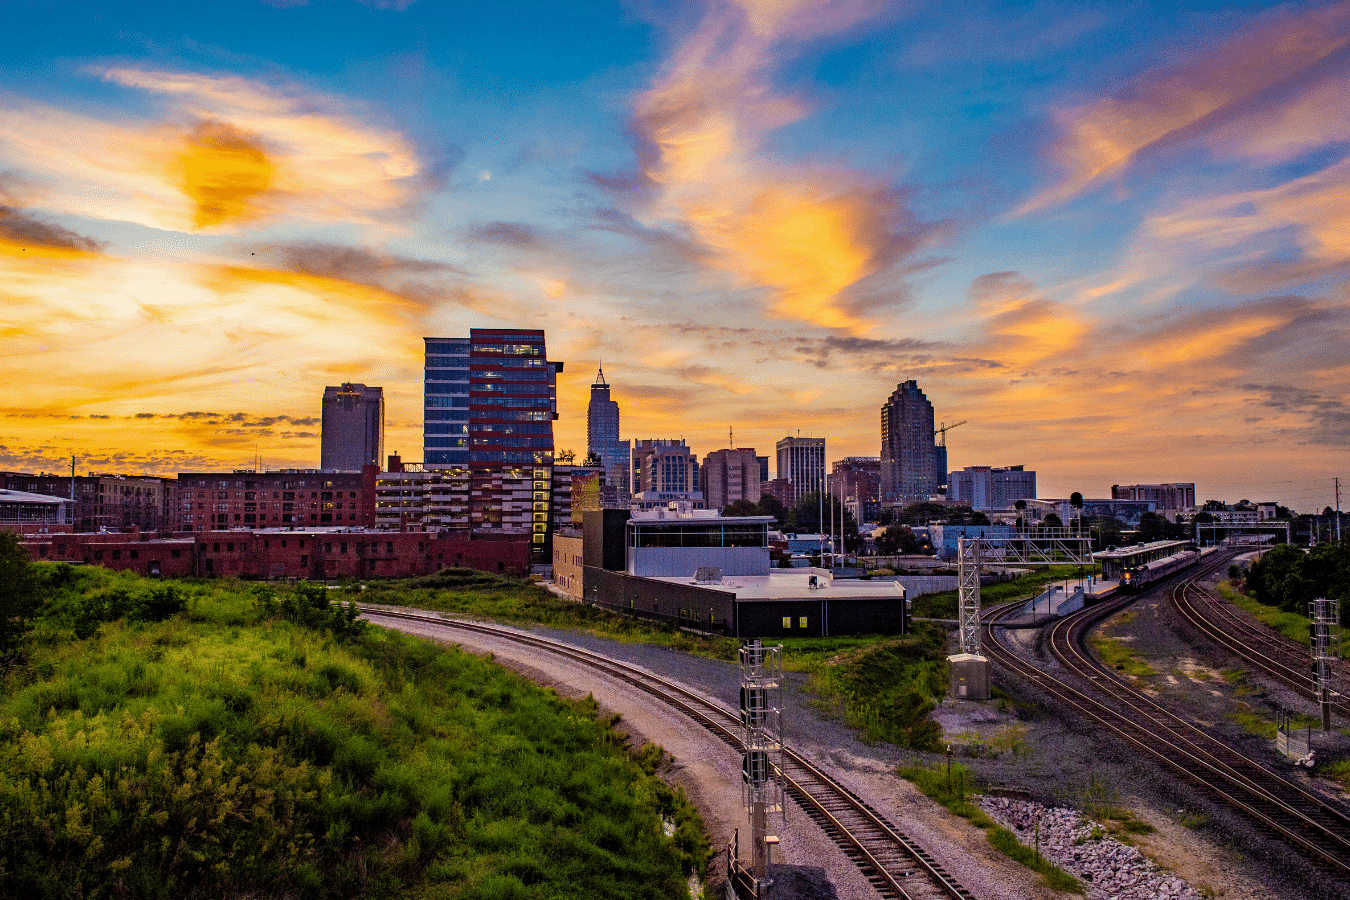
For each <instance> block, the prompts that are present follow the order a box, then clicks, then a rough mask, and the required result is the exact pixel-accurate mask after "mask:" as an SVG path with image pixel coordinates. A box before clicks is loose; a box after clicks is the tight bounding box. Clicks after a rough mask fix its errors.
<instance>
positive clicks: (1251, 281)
mask: <svg viewBox="0 0 1350 900" xmlns="http://www.w3.org/2000/svg"><path fill="white" fill-rule="evenodd" d="M0 31H3V33H4V34H6V35H7V37H8V40H7V41H6V48H5V53H4V54H3V56H0V357H2V358H3V373H4V374H3V386H4V396H3V399H2V400H0V468H4V469H11V470H19V471H69V465H70V461H69V460H70V455H71V454H72V453H74V454H76V455H77V456H78V457H79V460H78V468H79V471H80V472H81V473H84V472H86V471H103V472H125V473H157V474H173V473H175V472H179V471H202V470H213V469H233V468H244V467H252V465H253V463H254V459H255V453H256V454H257V456H259V457H260V458H261V461H262V464H263V466H264V467H266V468H280V467H313V466H317V465H318V460H319V418H318V417H319V412H320V398H321V396H322V394H323V389H324V386H325V385H330V384H338V383H340V382H342V381H354V382H363V383H365V384H367V385H380V386H382V387H383V388H384V391H385V397H386V407H387V413H386V440H385V443H386V448H387V450H388V451H389V452H395V451H398V452H400V453H401V454H402V455H403V457H404V459H406V460H417V459H420V458H421V444H422V418H421V406H422V384H421V365H422V337H423V336H424V335H445V336H457V335H467V333H468V331H469V329H470V328H472V327H521V328H544V329H545V330H546V331H547V336H548V347H549V354H550V356H551V357H552V358H554V359H558V360H562V361H564V362H565V363H566V371H565V372H564V373H563V375H562V376H561V377H560V380H559V400H558V402H559V412H560V413H561V419H560V421H559V422H558V423H556V424H557V429H558V432H557V433H558V440H557V444H558V447H559V448H560V449H563V448H572V449H575V450H577V451H580V452H584V451H585V445H586V420H585V409H586V401H587V397H588V393H589V384H590V383H591V382H592V381H593V380H594V377H595V372H596V367H597V365H599V364H600V363H601V362H603V364H604V370H605V375H606V377H607V379H608V380H609V382H610V384H611V385H612V386H613V396H614V398H615V399H616V400H618V401H619V404H620V407H621V410H622V430H623V433H622V437H625V438H634V439H636V438H659V437H684V438H685V439H687V440H688V441H689V443H690V444H691V446H692V447H693V448H694V450H695V452H696V453H698V454H699V456H700V457H701V456H702V455H703V454H705V453H707V452H709V451H712V450H715V449H718V448H720V447H725V446H727V442H728V429H729V428H734V434H735V444H736V446H743V447H744V446H750V447H754V448H756V449H757V450H759V452H761V453H770V454H771V453H772V450H773V444H774V442H775V441H777V440H778V439H780V438H782V437H784V436H785V435H788V434H797V433H798V432H800V433H801V434H802V435H813V436H824V437H825V438H826V440H827V448H828V455H829V458H830V459H831V460H834V459H837V458H840V457H842V456H848V455H870V456H875V455H877V453H878V452H879V447H880V424H879V422H880V419H879V409H880V407H881V405H882V403H884V402H885V400H886V398H887V397H888V396H889V395H890V393H891V391H893V390H894V389H895V386H896V384H897V383H898V382H900V381H903V380H905V379H908V378H913V379H916V380H917V381H918V383H919V385H920V387H921V388H922V389H923V390H924V391H925V392H926V393H927V395H928V398H929V399H930V400H931V401H932V403H933V405H934V407H935V410H936V415H937V419H938V421H939V422H947V423H951V422H956V421H959V420H968V424H965V425H962V426H961V427H959V428H957V429H955V430H953V431H952V432H951V434H950V436H949V438H948V446H949V454H950V462H951V466H952V468H960V467H962V466H967V465H996V466H1001V465H1010V464H1024V465H1026V466H1027V467H1028V468H1033V469H1035V470H1036V471H1037V472H1038V473H1039V480H1040V493H1041V495H1042V496H1048V497H1063V496H1066V495H1067V494H1068V493H1069V492H1071V491H1074V490H1078V491H1082V492H1083V493H1084V494H1085V495H1087V496H1089V497H1094V496H1097V497H1099V496H1109V492H1110V486H1111V485H1112V484H1113V483H1134V482H1154V481H1194V482H1196V483H1197V485H1198V487H1197V493H1198V495H1199V496H1200V498H1201V499H1208V498H1211V497H1213V498H1220V499H1228V500H1230V501H1235V500H1238V499H1241V498H1250V499H1252V500H1278V501H1280V502H1282V503H1285V504H1287V505H1290V506H1292V507H1294V508H1295V509H1298V510H1301V511H1313V510H1319V509H1321V508H1322V507H1323V506H1326V505H1330V504H1334V502H1335V501H1334V496H1333V493H1332V479H1333V477H1336V476H1340V477H1342V478H1345V477H1347V476H1350V467H1347V465H1346V462H1347V459H1350V456H1348V455H1347V448H1348V447H1350V406H1347V404H1346V402H1345V398H1346V397H1347V394H1348V393H1350V3H1337V4H1325V3H1286V4H1266V3H1217V2H1215V3H1176V2H1153V3H1149V2H1128V0H1127V2H1124V3H1116V4H1103V3H1095V2H1094V3H1086V2H1085V3H1030V4H1028V3H1016V4H1012V3H1009V4H994V3H988V4H986V3H978V2H971V3H957V4H953V3H949V2H944V3H937V2H917V3H896V2H867V0H837V2H823V3H807V2H792V0H778V2H773V0H764V2H743V3H731V2H725V3H723V2H713V3H673V2H665V0H633V2H627V3H624V2H615V3H606V2H598V0H597V2H581V3H556V2H552V3H544V2H537V3H536V2H509V0H499V2H494V3H480V4H467V3H449V2H432V0H421V2H406V0H404V2H400V0H370V2H365V3H362V2H356V0H331V2H320V0H315V2H312V3H309V4H306V3H304V2H303V0H299V2H297V0H271V2H224V0H222V2H216V3H203V4H182V3H151V2H141V3H135V4H129V3H122V2H118V3H93V2H90V3H66V2H60V0H52V2H48V3H4V4H0ZM1346 495H1347V498H1350V490H1348V491H1347V492H1346ZM1343 505H1350V503H1347V504H1343Z"/></svg>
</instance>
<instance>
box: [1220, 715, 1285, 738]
mask: <svg viewBox="0 0 1350 900" xmlns="http://www.w3.org/2000/svg"><path fill="white" fill-rule="evenodd" d="M1225 718H1227V719H1229V720H1230V721H1233V722H1236V723H1237V724H1238V725H1240V726H1242V730H1243V731H1245V732H1247V733H1248V734H1254V735H1256V736H1257V737H1263V738H1269V739H1270V740H1272V741H1273V740H1275V723H1274V721H1272V720H1271V719H1269V718H1267V717H1266V716H1263V715H1261V714H1260V713H1258V712H1256V711H1255V710H1251V709H1240V710H1237V711H1235V712H1231V713H1228V714H1227V716H1225Z"/></svg>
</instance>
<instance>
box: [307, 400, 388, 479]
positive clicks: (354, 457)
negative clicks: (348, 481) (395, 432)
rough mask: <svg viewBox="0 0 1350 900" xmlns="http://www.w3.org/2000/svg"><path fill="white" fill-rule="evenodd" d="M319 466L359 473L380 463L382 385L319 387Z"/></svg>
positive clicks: (381, 452)
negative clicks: (321, 413) (320, 408)
mask: <svg viewBox="0 0 1350 900" xmlns="http://www.w3.org/2000/svg"><path fill="white" fill-rule="evenodd" d="M319 443H320V448H321V449H320V454H319V468H321V469H333V470H336V471H339V472H359V471H361V467H362V466H364V465H368V464H371V463H374V464H375V465H377V466H378V465H382V464H383V462H384V388H377V387H366V386H365V385H364V384H350V383H348V384H343V385H341V386H339V387H326V388H324V389H323V436H322V437H321V438H320V441H319Z"/></svg>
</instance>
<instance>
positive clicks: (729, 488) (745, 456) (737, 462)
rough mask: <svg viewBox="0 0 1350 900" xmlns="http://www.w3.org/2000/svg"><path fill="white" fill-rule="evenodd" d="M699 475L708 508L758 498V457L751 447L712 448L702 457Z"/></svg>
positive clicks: (723, 506)
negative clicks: (734, 448) (710, 451)
mask: <svg viewBox="0 0 1350 900" xmlns="http://www.w3.org/2000/svg"><path fill="white" fill-rule="evenodd" d="M698 477H699V484H700V486H701V488H702V490H703V499H704V500H705V501H706V503H707V505H708V509H723V508H725V507H726V506H727V505H728V504H731V503H735V502H736V501H737V500H749V501H750V502H751V503H758V502H759V485H760V480H759V459H758V458H757V457H756V456H755V451H754V450H746V449H744V448H742V449H738V450H728V449H723V450H714V451H713V452H712V453H709V454H708V455H707V456H705V457H703V465H702V466H700V467H699V470H698Z"/></svg>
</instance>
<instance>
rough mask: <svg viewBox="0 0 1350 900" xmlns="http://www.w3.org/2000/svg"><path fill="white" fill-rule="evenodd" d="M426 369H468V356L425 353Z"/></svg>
mask: <svg viewBox="0 0 1350 900" xmlns="http://www.w3.org/2000/svg"><path fill="white" fill-rule="evenodd" d="M426 365H427V368H428V369H463V370H464V371H466V372H467V371H469V357H468V355H467V354H465V355H463V356H461V355H455V356H441V355H437V356H432V355H431V354H427V364H426Z"/></svg>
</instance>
